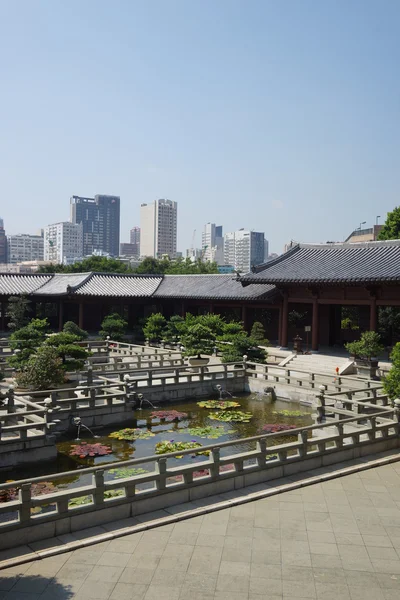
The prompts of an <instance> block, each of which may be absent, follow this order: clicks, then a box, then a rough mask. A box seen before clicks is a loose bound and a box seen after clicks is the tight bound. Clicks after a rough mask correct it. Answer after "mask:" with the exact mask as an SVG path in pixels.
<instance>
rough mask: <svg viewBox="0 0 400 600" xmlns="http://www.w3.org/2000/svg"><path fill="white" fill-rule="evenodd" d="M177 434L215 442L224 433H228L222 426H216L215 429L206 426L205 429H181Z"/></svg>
mask: <svg viewBox="0 0 400 600" xmlns="http://www.w3.org/2000/svg"><path fill="white" fill-rule="evenodd" d="M179 433H189V434H190V435H195V436H197V437H200V438H207V439H208V440H216V439H218V438H220V437H222V436H223V435H225V434H226V433H230V432H229V431H225V429H224V428H223V426H222V425H217V426H216V427H211V426H210V425H207V426H205V427H190V428H189V429H182V431H180V432H179Z"/></svg>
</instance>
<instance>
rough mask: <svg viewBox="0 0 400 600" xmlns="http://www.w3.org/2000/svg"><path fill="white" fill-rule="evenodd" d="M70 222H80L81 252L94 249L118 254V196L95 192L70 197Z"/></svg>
mask: <svg viewBox="0 0 400 600" xmlns="http://www.w3.org/2000/svg"><path fill="white" fill-rule="evenodd" d="M71 223H74V224H75V225H77V224H79V223H82V229H83V254H84V256H87V255H90V254H93V252H95V251H100V252H106V253H107V254H110V255H111V256H118V254H119V226H120V197H119V196H106V195H102V194H97V195H96V196H95V197H94V198H82V197H81V196H72V198H71Z"/></svg>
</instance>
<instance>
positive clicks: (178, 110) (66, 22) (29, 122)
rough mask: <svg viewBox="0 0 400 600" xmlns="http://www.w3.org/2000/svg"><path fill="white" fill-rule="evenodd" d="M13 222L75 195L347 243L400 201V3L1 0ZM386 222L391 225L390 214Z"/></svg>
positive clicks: (4, 151) (14, 225)
mask: <svg viewBox="0 0 400 600" xmlns="http://www.w3.org/2000/svg"><path fill="white" fill-rule="evenodd" d="M0 23H1V35H0V111H1V121H0V185H1V203H0V216H2V217H3V218H4V221H5V227H6V230H7V231H8V232H9V233H19V232H22V233H29V232H32V233H34V232H35V231H36V230H37V229H38V228H40V227H43V226H45V225H47V224H48V223H52V222H55V221H61V220H68V218H69V198H70V196H71V195H73V194H77V195H86V196H92V195H94V194H96V193H105V194H107V193H109V194H117V195H120V196H121V204H122V215H121V241H128V231H129V229H130V228H131V227H132V226H134V225H137V224H139V207H140V204H141V203H142V202H150V201H152V200H154V199H155V198H158V197H161V198H162V197H166V198H170V199H172V200H176V201H177V202H178V203H179V205H178V211H179V213H178V238H179V239H178V246H179V249H181V250H185V249H186V248H187V247H189V246H190V244H191V240H192V235H193V230H194V229H196V230H197V235H196V242H197V246H199V245H200V241H201V229H202V226H203V225H204V223H206V222H207V221H212V222H216V223H217V224H222V225H223V226H224V230H225V231H230V230H233V229H237V228H239V227H245V228H250V229H255V230H258V231H265V234H266V237H267V238H268V239H269V240H270V249H271V251H274V252H281V251H282V248H283V245H284V243H285V242H287V241H289V240H290V239H294V240H299V241H316V242H317V241H326V240H343V239H344V238H345V237H346V236H347V235H348V234H349V233H350V231H351V230H352V229H353V228H355V227H357V226H359V224H360V222H361V221H367V225H372V224H373V223H374V222H375V217H376V215H381V216H382V217H384V215H385V214H386V212H387V211H388V210H391V209H392V208H393V207H394V206H395V205H397V204H399V203H400V200H399V196H400V195H399V192H400V120H399V109H400V83H399V64H400V2H399V0H380V1H379V0H374V1H370V0H360V1H358V0H344V1H341V0H324V1H322V2H321V1H320V0H313V1H309V0H275V1H269V0H260V1H258V0H247V1H245V0H243V1H238V0H163V1H161V0H141V1H140V2H138V1H135V0H126V1H125V0H106V1H103V0H26V1H23V0H0ZM382 220H383V219H382Z"/></svg>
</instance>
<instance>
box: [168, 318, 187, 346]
mask: <svg viewBox="0 0 400 600" xmlns="http://www.w3.org/2000/svg"><path fill="white" fill-rule="evenodd" d="M186 330H187V325H186V321H185V319H184V318H183V317H180V316H179V315H174V316H173V317H171V318H170V319H169V321H168V323H167V326H166V327H165V329H164V339H165V341H166V342H168V343H169V344H177V343H178V342H179V340H180V339H181V336H182V335H183V334H184V332H185V331H186Z"/></svg>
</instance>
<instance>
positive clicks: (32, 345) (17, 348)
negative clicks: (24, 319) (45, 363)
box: [8, 319, 49, 370]
mask: <svg viewBox="0 0 400 600" xmlns="http://www.w3.org/2000/svg"><path fill="white" fill-rule="evenodd" d="M48 328H49V323H48V321H47V319H32V320H31V322H30V323H29V324H28V325H25V326H24V327H21V329H17V330H16V331H14V332H13V333H12V334H11V335H10V347H11V348H12V350H14V352H15V354H14V355H13V356H10V358H9V359H8V363H9V365H10V366H11V367H14V369H17V370H20V369H22V368H23V367H24V366H25V365H26V364H27V362H28V360H29V358H30V357H31V356H32V355H33V354H34V353H35V352H36V349H37V348H38V347H39V346H40V345H41V344H42V343H43V342H44V340H45V339H46V334H47V331H48Z"/></svg>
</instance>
